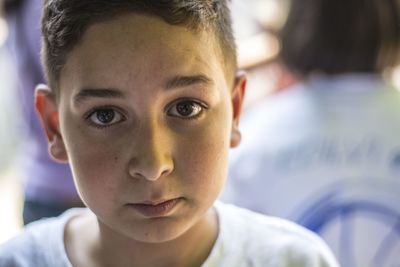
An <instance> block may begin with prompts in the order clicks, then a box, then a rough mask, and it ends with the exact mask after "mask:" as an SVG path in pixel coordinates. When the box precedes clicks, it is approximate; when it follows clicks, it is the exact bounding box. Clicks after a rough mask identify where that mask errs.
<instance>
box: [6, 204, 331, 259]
mask: <svg viewBox="0 0 400 267" xmlns="http://www.w3.org/2000/svg"><path fill="white" fill-rule="evenodd" d="M215 207H216V210H217V214H218V218H219V228H220V231H219V234H218V238H217V241H216V243H215V246H214V248H213V249H212V252H211V254H210V255H209V257H208V259H207V260H206V262H205V263H204V264H203V265H202V267H338V265H337V263H336V261H335V259H334V258H333V256H332V254H331V252H330V250H329V249H328V248H327V246H326V245H325V243H324V242H323V241H322V240H321V239H319V238H318V237H317V236H316V235H314V234H313V233H311V232H309V231H308V230H305V229H303V228H301V227H300V226H298V225H295V224H293V223H291V222H288V221H284V220H282V219H278V218H273V217H267V216H264V215H260V214H256V213H254V212H251V211H248V210H245V209H241V208H238V207H235V206H232V205H227V204H223V203H220V202H217V203H216V205H215ZM85 212H89V211H88V210H87V209H71V210H69V211H67V212H66V213H64V214H62V215H61V216H60V217H58V218H52V219H45V220H41V221H39V222H36V223H33V224H31V225H29V226H28V227H27V228H26V230H25V231H24V232H23V233H22V234H21V235H19V236H18V237H16V238H14V239H12V240H11V241H9V242H6V243H5V244H3V245H1V246H0V267H33V266H35V267H71V266H72V265H71V263H70V262H69V260H68V257H67V255H66V252H65V247H64V242H63V235H64V228H65V225H66V223H67V222H68V220H69V219H70V218H71V217H73V216H76V215H77V214H80V213H85Z"/></svg>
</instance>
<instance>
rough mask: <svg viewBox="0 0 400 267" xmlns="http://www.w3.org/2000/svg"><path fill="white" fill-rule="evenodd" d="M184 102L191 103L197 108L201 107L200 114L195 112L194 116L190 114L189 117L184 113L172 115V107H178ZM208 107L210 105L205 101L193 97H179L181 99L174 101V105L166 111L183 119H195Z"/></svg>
mask: <svg viewBox="0 0 400 267" xmlns="http://www.w3.org/2000/svg"><path fill="white" fill-rule="evenodd" d="M184 103H186V104H190V105H192V106H193V105H195V106H196V108H198V109H200V110H199V112H198V114H195V115H194V116H188V117H185V116H182V115H172V114H170V112H171V110H172V108H175V109H176V108H177V106H178V105H179V104H184ZM207 109H208V106H207V105H206V104H205V103H203V102H201V101H198V100H193V99H179V100H177V101H175V102H174V103H172V105H170V106H169V107H168V108H167V109H166V113H167V114H169V115H172V116H173V117H177V118H180V119H183V120H195V119H198V118H199V117H200V116H201V115H202V114H203V113H204V111H206V110H207ZM177 112H178V111H177Z"/></svg>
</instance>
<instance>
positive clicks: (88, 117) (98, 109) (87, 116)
mask: <svg viewBox="0 0 400 267" xmlns="http://www.w3.org/2000/svg"><path fill="white" fill-rule="evenodd" d="M101 111H112V112H114V114H113V118H112V120H114V118H115V116H121V119H119V120H118V121H117V122H113V123H111V124H104V125H102V124H99V123H95V122H94V121H93V120H92V119H91V117H92V116H93V115H95V114H96V113H98V112H101ZM84 117H85V120H86V121H87V122H88V123H89V124H90V125H92V126H94V127H96V128H101V129H102V128H107V127H110V126H112V125H114V124H116V123H119V122H121V121H124V120H125V119H126V117H125V116H124V115H123V113H122V112H121V111H118V109H117V108H115V107H110V106H104V107H96V108H93V109H91V110H90V111H88V112H87V113H86V114H85V115H84Z"/></svg>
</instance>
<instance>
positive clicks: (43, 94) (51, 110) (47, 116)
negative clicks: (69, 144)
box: [35, 84, 68, 162]
mask: <svg viewBox="0 0 400 267" xmlns="http://www.w3.org/2000/svg"><path fill="white" fill-rule="evenodd" d="M35 107H36V111H37V113H38V115H39V118H40V120H41V122H42V126H43V128H44V130H45V132H46V136H47V140H48V141H49V144H48V150H49V154H50V155H51V157H52V158H53V159H54V160H56V161H60V162H66V161H67V160H68V156H67V152H66V149H65V145H64V141H63V139H62V136H61V134H60V125H59V120H58V109H57V103H56V100H55V97H54V94H53V93H52V91H51V89H50V88H49V87H47V86H46V85H44V84H39V85H37V86H36V90H35Z"/></svg>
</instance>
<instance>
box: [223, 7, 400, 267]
mask: <svg viewBox="0 0 400 267" xmlns="http://www.w3.org/2000/svg"><path fill="white" fill-rule="evenodd" d="M399 24H400V17H399V6H398V1H396V0H388V1H382V0H349V1H326V0H301V1H300V0H293V1H292V5H291V7H290V10H289V14H288V18H287V21H286V23H285V25H284V27H283V29H282V30H281V32H280V37H281V46H282V47H281V53H280V60H281V62H282V64H283V66H284V67H286V68H287V69H288V70H289V71H290V72H291V73H292V74H293V75H294V76H295V80H297V81H298V82H297V83H295V84H294V85H292V86H290V87H289V88H286V89H284V90H280V91H279V92H277V93H276V94H275V95H273V96H271V97H269V98H268V99H264V100H263V101H262V102H261V103H259V104H258V105H257V106H256V107H254V108H252V109H251V110H248V112H247V113H246V114H244V116H243V119H242V123H241V130H242V135H243V140H242V145H241V146H240V147H239V148H238V149H237V150H235V151H233V153H232V156H231V164H230V168H229V179H228V185H227V187H226V190H225V191H224V192H223V195H222V197H221V198H222V200H224V201H228V202H232V203H234V204H237V205H240V206H243V207H246V208H250V209H253V210H255V211H258V212H262V213H266V214H271V215H275V216H281V217H284V218H289V219H291V220H294V221H296V222H298V223H300V224H302V225H304V226H306V227H308V228H310V229H311V230H314V231H315V232H317V233H319V234H320V235H321V236H322V237H323V238H325V240H326V241H327V242H328V244H329V245H330V246H331V247H332V248H333V250H334V252H335V253H336V255H337V256H338V258H339V260H340V262H341V265H342V266H344V267H356V266H374V267H382V266H397V265H398V264H399V258H398V255H400V239H399V236H400V235H399V233H400V230H399V229H400V228H399V227H398V223H399V218H400V205H399V203H400V197H399V196H398V192H400V180H399V177H400V137H399V136H400V94H399V92H398V91H397V90H396V89H395V88H393V86H391V85H390V83H388V82H386V81H385V79H384V76H385V75H384V74H385V73H386V71H387V70H388V69H390V68H391V67H393V66H395V65H396V64H398V53H399V45H400V43H399V39H400V28H399V26H398V25H399ZM372 240H374V241H373V242H371V241H372Z"/></svg>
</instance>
